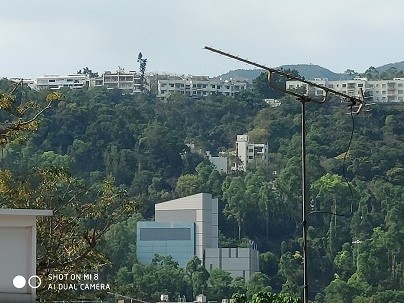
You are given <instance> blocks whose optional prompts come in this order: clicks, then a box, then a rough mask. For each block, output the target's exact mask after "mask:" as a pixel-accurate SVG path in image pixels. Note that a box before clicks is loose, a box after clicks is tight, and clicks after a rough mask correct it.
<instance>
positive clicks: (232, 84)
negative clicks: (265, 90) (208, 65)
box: [157, 76, 248, 100]
mask: <svg viewBox="0 0 404 303" xmlns="http://www.w3.org/2000/svg"><path fill="white" fill-rule="evenodd" d="M247 88H248V82H247V81H238V80H232V79H230V80H221V79H217V78H209V77H204V76H188V77H166V79H158V80H157V97H159V98H161V99H162V100H165V99H167V98H168V97H169V96H170V95H171V94H173V93H180V94H183V95H186V96H189V97H191V98H203V97H207V96H208V95H210V94H213V93H217V94H223V95H225V96H230V97H234V95H235V94H237V93H240V92H242V91H245V90H246V89H247Z"/></svg>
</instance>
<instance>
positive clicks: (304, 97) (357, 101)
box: [204, 46, 370, 303]
mask: <svg viewBox="0 0 404 303" xmlns="http://www.w3.org/2000/svg"><path fill="white" fill-rule="evenodd" d="M204 48H205V49H206V50H209V51H211V52H214V53H217V54H220V55H223V56H226V57H229V58H232V59H235V60H237V61H241V62H244V63H247V64H249V65H253V66H255V67H258V68H261V69H263V70H266V71H267V72H268V83H269V85H270V86H271V88H273V89H275V90H278V91H282V92H284V93H286V94H289V95H291V96H294V97H296V98H297V100H298V101H300V103H301V105H302V106H301V132H302V141H301V144H302V153H301V162H302V218H303V219H302V226H303V245H302V250H303V297H302V299H303V300H302V301H303V303H308V302H309V285H308V258H307V256H308V253H307V228H308V226H307V217H308V216H309V215H310V214H313V213H316V212H313V211H312V212H310V211H309V209H308V208H309V207H310V205H309V204H310V203H307V202H308V197H307V196H308V195H307V169H306V106H305V105H306V103H307V102H315V103H325V102H326V101H327V100H328V99H330V96H331V95H334V96H336V97H338V98H340V99H341V101H342V103H345V104H347V106H348V107H350V109H351V110H350V114H351V115H352V114H359V113H361V112H362V111H365V105H366V100H368V99H370V97H369V96H367V94H366V93H364V92H363V90H362V89H360V90H359V96H351V95H348V94H345V93H342V92H339V91H337V90H334V89H332V88H330V87H326V86H324V85H321V84H318V83H314V82H311V81H308V80H306V79H304V78H302V77H298V76H295V75H292V74H290V73H287V72H285V71H283V70H279V69H275V68H271V67H267V66H265V65H262V64H259V63H256V62H253V61H250V60H248V59H244V58H241V57H238V56H235V55H232V54H230V53H226V52H223V51H221V50H218V49H215V48H213V47H209V46H205V47H204ZM274 75H278V76H282V77H284V78H286V79H288V80H295V81H299V82H301V83H305V84H306V88H307V90H306V91H307V92H309V90H310V89H309V88H312V89H320V90H322V91H324V94H323V95H322V96H321V97H319V96H311V95H310V94H308V93H306V94H303V93H300V92H299V91H297V90H293V91H291V90H287V89H286V88H281V87H278V86H276V85H275V84H274V81H273V76H274ZM354 109H355V110H354Z"/></svg>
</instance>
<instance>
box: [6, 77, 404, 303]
mask: <svg viewBox="0 0 404 303" xmlns="http://www.w3.org/2000/svg"><path fill="white" fill-rule="evenodd" d="M264 80H265V79H264ZM257 81H258V80H257ZM257 81H255V82H254V84H253V88H254V89H253V90H252V91H251V92H250V91H249V92H244V93H242V94H240V95H237V97H236V98H234V99H233V98H230V97H225V96H222V95H213V96H210V97H208V98H205V99H201V100H190V99H188V98H187V97H185V96H184V95H173V96H171V97H170V98H169V99H168V100H167V102H161V101H160V100H158V99H157V98H155V96H153V95H147V94H138V95H128V94H125V95H124V94H122V93H121V92H120V91H119V90H107V89H105V88H102V87H97V88H94V89H88V90H74V91H73V90H64V91H62V93H63V95H64V97H63V99H62V100H60V101H55V103H53V105H52V106H51V108H49V109H48V110H46V111H45V112H44V114H43V116H41V117H42V118H41V120H40V121H39V122H41V123H39V125H33V127H32V128H30V129H23V131H24V135H23V136H20V137H18V140H16V141H15V140H14V141H12V142H10V143H7V144H3V146H2V161H1V163H0V165H1V166H0V204H1V207H20V208H26V207H29V208H50V209H53V210H54V211H55V216H54V217H53V219H52V220H50V221H48V220H40V221H39V222H38V239H39V240H38V241H39V243H38V246H39V249H38V260H39V261H38V268H37V272H38V274H39V275H41V276H44V275H46V274H47V273H49V271H50V270H51V271H52V272H72V271H73V272H74V271H79V270H92V269H94V268H96V269H99V270H100V273H101V274H102V275H103V279H105V281H107V282H108V283H110V284H111V285H112V289H113V292H115V293H119V294H121V295H124V296H128V297H134V298H139V299H144V300H154V301H156V300H158V299H159V296H160V295H161V293H162V290H164V292H167V293H168V294H170V296H171V297H173V298H174V299H175V298H177V297H178V295H179V294H184V295H185V296H186V297H187V299H188V300H192V299H193V295H194V293H196V292H198V293H200V292H202V291H203V292H204V293H206V294H208V296H209V298H210V299H212V300H218V301H220V300H221V299H222V298H228V297H230V296H231V295H232V294H233V293H244V294H246V295H247V297H248V298H251V297H252V295H253V294H255V293H258V292H259V291H269V290H270V291H272V292H274V293H283V294H288V295H292V296H296V297H299V296H300V295H301V293H302V253H301V243H302V236H301V234H302V218H301V213H302V209H301V164H300V150H301V143H300V140H301V135H300V123H301V122H300V118H301V117H300V104H299V103H298V102H297V101H296V100H295V99H294V98H288V97H283V98H281V106H278V107H270V106H269V105H267V104H266V103H263V102H262V99H263V98H264V97H268V95H267V93H268V92H269V91H268V90H267V87H265V84H266V82H265V81H262V82H261V83H257ZM0 84H1V86H0V87H3V88H7V83H5V81H4V80H3V81H2V83H0ZM46 95H47V92H43V91H42V92H34V91H30V90H28V89H26V90H24V91H21V90H18V91H17V92H16V97H15V98H16V100H17V101H18V102H21V101H23V100H27V99H29V100H44V99H45V98H46ZM10 100H11V99H10V98H8V99H4V98H3V99H2V102H5V101H7V102H10ZM17 104H19V103H17ZM3 105H4V106H3V107H2V114H3V115H2V116H1V117H2V119H3V121H11V120H10V117H9V116H7V113H8V110H9V109H12V107H10V106H9V105H8V106H5V105H6V104H5V103H3ZM21 113H22V114H24V113H25V112H24V111H22V112H20V115H21ZM347 113H349V108H346V106H345V105H343V104H340V103H339V102H335V103H332V102H330V103H326V104H323V105H320V104H311V103H309V104H307V144H308V146H307V152H308V157H307V160H308V183H309V184H308V195H309V201H310V210H311V211H319V212H321V213H316V214H312V215H310V216H309V217H308V251H309V256H308V258H309V259H308V261H309V264H310V268H309V290H310V294H309V295H310V299H311V300H312V301H313V302H315V303H334V302H347V303H352V302H355V303H365V302H377V303H382V302H403V301H404V278H403V277H404V250H403V247H404V232H403V231H404V221H403V220H402V219H403V217H404V185H403V184H404V122H403V119H402V116H403V114H404V106H403V105H402V104H396V105H386V104H380V105H376V106H374V107H373V109H372V111H370V112H366V113H363V114H361V115H358V116H356V115H354V116H351V115H349V114H348V115H347ZM17 121H18V117H17ZM7 123H9V122H7ZM5 125H6V124H5ZM246 133H248V134H249V136H250V139H251V141H253V142H257V143H265V142H267V143H268V144H269V150H270V154H269V155H268V157H269V161H268V164H267V165H265V164H263V163H260V162H257V163H255V164H254V165H251V166H249V167H248V170H247V171H246V172H235V171H232V172H229V173H228V174H227V175H224V174H220V173H218V172H217V171H216V170H214V168H213V167H212V166H211V165H210V164H209V161H208V160H207V159H206V158H205V157H204V156H203V155H201V154H198V153H191V152H190V150H189V148H188V147H187V146H186V143H194V145H195V146H196V147H197V148H199V149H201V150H202V151H203V152H204V151H211V152H212V154H213V155H215V154H218V153H219V152H224V153H228V155H229V157H230V158H231V159H233V160H234V157H233V158H232V156H231V155H232V151H234V148H235V139H236V135H237V134H246ZM351 136H352V141H350V138H351ZM350 142H351V143H350ZM202 154H203V153H202ZM341 155H345V156H341ZM274 171H276V174H275V173H274ZM198 192H208V193H212V195H213V196H214V197H217V198H218V199H219V209H220V210H219V211H220V214H219V229H220V245H221V246H222V247H229V246H234V245H239V246H243V245H245V243H246V241H247V240H253V241H255V242H256V243H257V245H258V248H259V250H260V252H261V255H260V262H261V272H262V273H261V274H257V275H255V276H254V278H253V279H252V280H251V281H250V282H248V283H244V281H243V279H233V278H231V277H230V276H229V274H226V273H224V272H222V271H220V270H216V271H214V272H211V273H210V274H207V273H206V272H205V271H204V269H203V268H202V267H201V266H200V263H198V262H199V261H198V260H193V261H192V262H191V263H190V265H189V266H187V268H185V269H183V268H179V267H178V264H177V263H176V262H175V261H173V260H172V259H170V258H168V257H156V258H155V260H154V262H153V263H152V264H151V265H143V264H139V262H138V261H137V260H136V222H137V221H138V220H143V219H152V217H153V208H154V204H155V203H159V202H162V201H167V200H170V199H173V198H177V197H182V196H186V195H190V194H194V193H198ZM329 213H337V214H339V216H333V215H330V214H329ZM239 235H240V236H239ZM37 291H38V293H39V295H40V296H41V298H45V299H47V302H50V301H52V300H54V299H55V297H57V295H58V298H59V299H61V298H60V296H61V295H63V296H66V297H69V293H68V292H64V293H60V294H55V293H54V292H53V291H52V290H49V289H48V290H46V289H45V290H44V289H38V290H37ZM86 295H87V297H85V299H90V297H89V296H92V297H91V299H96V298H98V299H105V298H104V297H103V296H105V295H106V294H105V293H99V292H94V293H91V294H86ZM176 296H177V297H176ZM70 298H72V295H71V294H70ZM75 299H77V297H75Z"/></svg>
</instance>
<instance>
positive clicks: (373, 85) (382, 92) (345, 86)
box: [286, 78, 404, 102]
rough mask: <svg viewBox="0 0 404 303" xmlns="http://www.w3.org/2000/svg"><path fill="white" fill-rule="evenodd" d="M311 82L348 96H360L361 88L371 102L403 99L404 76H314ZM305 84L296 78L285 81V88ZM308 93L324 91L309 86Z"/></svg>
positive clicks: (321, 94)
mask: <svg viewBox="0 0 404 303" xmlns="http://www.w3.org/2000/svg"><path fill="white" fill-rule="evenodd" d="M312 82H314V83H316V84H320V85H322V86H325V87H328V88H331V89H334V90H336V91H339V92H341V93H344V94H347V95H349V96H360V95H361V92H360V90H361V89H362V90H363V92H366V93H367V94H368V95H369V96H370V97H372V101H373V102H403V101H404V78H394V79H393V80H368V79H367V78H354V79H352V80H336V81H329V80H328V79H320V78H315V79H314V80H312ZM299 87H305V88H306V92H307V87H308V86H307V84H306V83H302V82H300V81H297V80H290V81H286V89H288V90H290V89H298V88H299ZM308 93H309V94H311V95H315V96H323V95H324V91H323V90H322V89H319V88H313V87H309V92H308Z"/></svg>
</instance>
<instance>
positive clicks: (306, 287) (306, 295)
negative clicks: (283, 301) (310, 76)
mask: <svg viewBox="0 0 404 303" xmlns="http://www.w3.org/2000/svg"><path fill="white" fill-rule="evenodd" d="M298 100H299V101H300V103H301V105H302V155H301V157H302V159H301V160H302V214H303V215H302V217H303V222H302V225H303V303H308V302H309V283H308V254H307V207H306V202H307V183H306V181H307V180H306V175H307V174H306V102H307V100H306V98H299V99H298Z"/></svg>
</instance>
